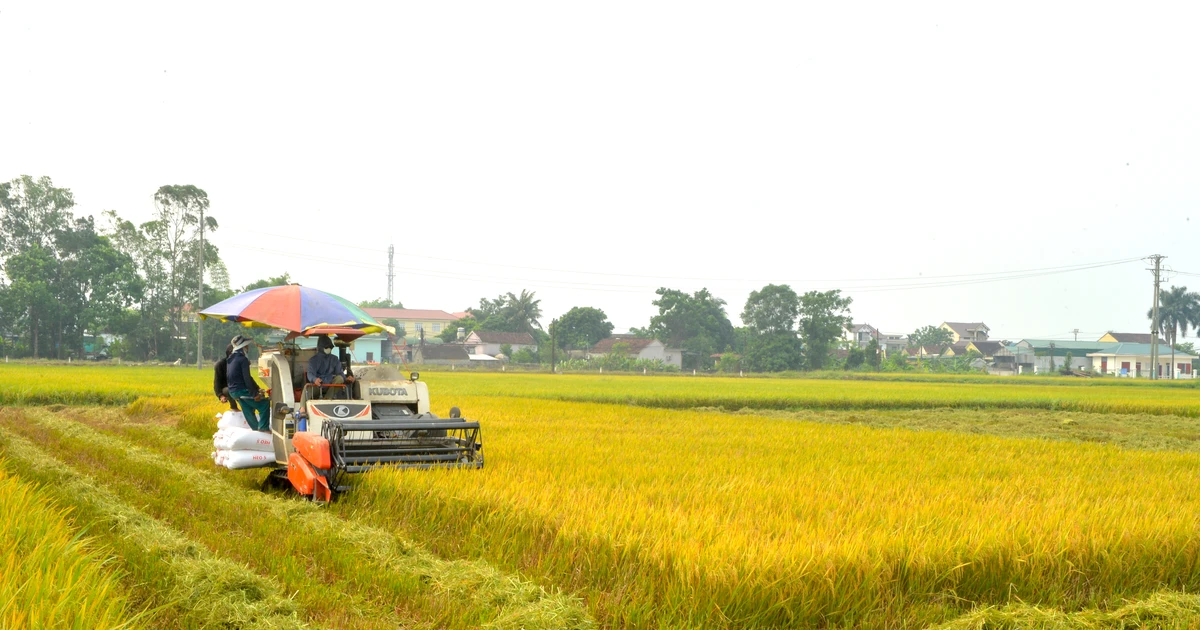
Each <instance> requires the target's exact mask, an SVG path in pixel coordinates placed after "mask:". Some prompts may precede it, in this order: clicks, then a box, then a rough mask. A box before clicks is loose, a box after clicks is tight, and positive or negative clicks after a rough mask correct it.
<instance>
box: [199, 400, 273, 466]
mask: <svg viewBox="0 0 1200 630" xmlns="http://www.w3.org/2000/svg"><path fill="white" fill-rule="evenodd" d="M213 447H215V448H216V449H217V450H216V451H215V452H213V454H212V457H213V461H214V462H216V463H217V465H218V466H224V467H226V468H228V469H230V470H239V469H242V468H261V467H263V466H274V465H275V449H274V447H273V446H271V434H270V433H267V432H266V431H255V430H253V429H251V428H250V425H249V424H247V423H246V417H245V416H243V415H242V412H240V411H232V410H230V411H226V412H225V413H224V414H217V432H216V433H214V434H213Z"/></svg>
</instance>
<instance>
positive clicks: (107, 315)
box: [0, 175, 851, 371]
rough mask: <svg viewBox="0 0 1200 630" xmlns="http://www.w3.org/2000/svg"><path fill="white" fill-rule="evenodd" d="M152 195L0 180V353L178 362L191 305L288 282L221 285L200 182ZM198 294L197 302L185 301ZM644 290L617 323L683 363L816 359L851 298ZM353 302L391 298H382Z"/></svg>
mask: <svg viewBox="0 0 1200 630" xmlns="http://www.w3.org/2000/svg"><path fill="white" fill-rule="evenodd" d="M153 199H154V208H155V213H154V216H153V218H152V219H151V220H149V221H145V222H143V223H140V224H135V223H133V222H131V221H129V220H126V219H124V218H122V217H121V216H120V215H119V214H118V213H117V212H116V211H113V210H108V211H105V212H104V213H103V214H102V216H101V217H100V221H99V222H97V221H96V219H95V217H92V216H86V217H78V216H75V214H74V208H75V198H74V195H73V194H72V192H71V190H70V189H68V188H64V187H59V186H56V185H55V184H54V182H53V181H52V180H51V179H50V178H49V177H38V178H34V177H31V176H28V175H22V176H20V177H18V178H16V179H13V180H12V181H9V182H5V183H3V184H0V272H2V273H0V354H3V355H4V356H15V357H33V358H54V359H67V358H76V359H78V358H84V357H87V356H94V355H96V354H100V353H101V349H102V348H103V351H104V352H105V353H107V354H108V355H111V356H114V357H122V358H126V359H130V360H136V361H154V360H157V361H166V362H171V361H176V360H179V361H183V362H192V361H194V360H195V353H196V343H195V332H196V328H197V325H196V313H197V312H198V311H199V310H200V309H201V308H202V307H203V306H204V305H207V304H212V303H215V302H218V301H220V300H223V299H225V298H228V297H230V296H232V295H234V294H236V293H238V292H241V291H247V290H251V289H254V288H258V287H263V286H272V285H277V284H287V283H288V282H290V281H291V278H290V276H288V275H287V274H284V275H282V276H277V277H274V278H264V279H263V280H260V281H257V282H254V283H251V284H249V285H246V286H243V287H236V288H235V287H231V286H230V285H229V274H228V272H227V270H226V267H225V264H224V262H223V261H222V260H221V252H220V248H219V247H218V246H217V245H215V244H214V243H213V242H212V240H211V239H201V238H200V235H201V231H202V230H203V231H204V232H205V233H213V232H217V231H218V230H219V228H220V225H219V222H218V221H217V219H216V218H215V217H214V216H213V215H212V214H211V213H209V212H208V210H209V206H210V203H209V198H208V194H207V193H206V192H205V191H204V190H203V189H201V188H199V187H196V186H194V185H164V186H161V187H160V188H159V189H158V190H157V191H155V193H154V196H153ZM201 217H203V220H202V218H201ZM202 221H203V222H202ZM202 248H203V251H201V249H202ZM201 261H203V263H201ZM201 264H203V274H201ZM201 279H202V280H201ZM201 282H203V284H201ZM201 295H203V302H204V304H198V302H199V301H200V300H201ZM656 296H657V297H656V299H655V300H654V301H653V305H654V306H655V307H656V308H657V309H658V313H657V314H656V315H654V316H653V317H651V319H650V321H649V323H648V324H647V325H646V326H645V327H644V328H635V329H633V330H631V333H633V334H635V335H637V336H642V337H653V338H656V339H659V340H661V341H662V342H663V343H664V344H665V345H667V346H668V347H672V348H679V349H681V350H682V351H683V361H684V367H685V368H687V369H692V368H698V369H708V368H712V367H714V366H715V365H716V364H717V363H718V362H720V361H721V360H722V359H723V358H725V357H729V356H734V355H736V356H737V357H739V358H738V361H739V362H744V367H745V369H747V370H752V371H777V370H784V369H789V370H790V369H822V368H824V367H827V366H828V365H829V361H830V358H831V356H832V350H833V349H834V348H835V346H836V344H837V340H838V339H839V338H840V337H841V335H842V328H843V326H845V325H846V324H848V323H849V322H850V317H849V307H850V303H851V299H850V298H849V297H845V296H842V295H841V293H840V291H836V290H834V291H823V292H822V291H810V292H807V293H804V294H802V295H800V294H797V293H796V292H795V291H793V290H792V289H791V288H790V287H788V286H786V285H767V286H766V287H763V288H762V289H761V290H759V291H755V292H753V293H752V294H751V295H750V298H749V299H748V300H747V301H746V305H745V308H744V309H743V312H742V320H743V321H744V322H745V326H742V327H735V326H734V325H733V323H732V322H731V321H730V319H729V317H728V314H727V313H726V310H725V306H726V303H725V301H724V300H722V299H720V298H718V297H716V296H714V295H713V294H712V293H711V292H709V290H708V289H700V290H699V291H695V292H692V293H688V292H686V291H681V290H677V289H670V288H666V287H663V288H660V289H658V291H657V292H656ZM362 305H364V306H390V307H400V306H401V305H400V304H399V303H398V302H397V303H393V302H389V301H387V300H371V301H367V302H363V303H362ZM468 312H469V313H470V317H466V318H463V319H462V320H459V321H458V322H455V323H454V324H453V325H451V326H450V327H449V328H447V329H446V330H445V331H443V332H442V333H441V335H440V337H441V339H442V341H453V340H454V339H455V337H456V336H457V331H458V328H463V329H464V331H465V332H467V333H469V332H470V331H472V330H475V329H479V330H495V331H506V332H525V333H529V334H530V335H531V336H532V337H533V338H534V340H535V342H536V343H537V344H538V346H539V347H540V348H542V349H543V350H540V351H539V352H537V353H527V356H523V357H514V358H518V359H523V360H526V361H530V362H548V361H549V357H548V356H544V355H545V354H546V351H548V350H549V349H550V347H551V346H553V347H554V348H555V349H556V350H561V351H564V352H566V351H570V350H580V349H587V348H590V347H591V346H592V345H594V344H595V343H596V342H597V341H599V340H601V339H604V338H606V337H608V336H609V335H611V334H612V332H613V325H612V323H611V322H609V321H608V318H607V316H606V315H605V313H604V311H603V310H601V309H599V308H595V307H591V306H581V307H576V308H573V309H571V310H570V311H568V312H567V313H565V314H563V315H562V316H561V317H559V318H557V319H555V320H554V321H552V322H551V323H550V325H549V326H548V327H543V326H542V324H541V321H540V320H541V319H542V318H543V313H542V309H541V300H539V299H538V298H537V297H536V295H535V294H534V292H532V291H526V290H522V291H521V292H519V293H507V294H503V295H499V296H497V297H495V298H482V299H480V300H479V303H478V305H477V306H474V307H472V308H470V309H468ZM385 323H386V322H385ZM205 329H206V330H207V331H208V334H207V335H206V340H207V343H206V344H205V347H204V354H205V356H206V357H210V358H211V357H215V356H219V355H220V354H221V353H222V352H223V350H224V346H225V343H226V341H227V340H228V339H229V338H230V337H232V336H233V335H234V334H237V333H238V332H245V329H243V328H241V327H240V326H237V325H236V324H220V323H217V322H211V321H210V322H207V323H206V324H205ZM259 334H260V335H261V333H259ZM104 339H109V340H111V343H108V344H105V343H104V341H103V340H104ZM105 346H107V347H105ZM726 362H727V363H728V359H726Z"/></svg>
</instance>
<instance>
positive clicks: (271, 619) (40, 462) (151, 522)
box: [0, 414, 306, 630]
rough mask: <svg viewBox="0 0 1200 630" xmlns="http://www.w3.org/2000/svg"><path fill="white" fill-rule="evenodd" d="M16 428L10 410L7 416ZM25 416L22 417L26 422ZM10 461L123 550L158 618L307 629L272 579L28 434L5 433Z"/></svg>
mask: <svg viewBox="0 0 1200 630" xmlns="http://www.w3.org/2000/svg"><path fill="white" fill-rule="evenodd" d="M2 418H3V420H4V421H5V424H6V425H8V426H12V425H11V424H10V423H9V422H8V421H9V420H12V419H13V418H12V415H11V414H6V415H4V416H3V417H2ZM24 419H25V418H17V420H24ZM0 445H2V447H0V448H2V450H3V453H4V455H5V456H6V457H7V459H8V462H9V464H10V466H11V467H12V468H13V469H15V470H16V471H17V472H18V473H19V474H20V475H21V476H22V477H25V478H29V479H31V480H35V481H37V482H38V483H39V484H41V490H42V491H44V492H45V493H46V494H48V495H50V496H54V497H56V498H57V499H59V500H60V501H62V502H63V503H67V504H69V505H72V506H74V507H75V509H76V512H77V514H78V518H80V519H85V520H87V522H89V523H91V524H92V530H91V531H92V532H93V533H94V534H95V535H97V536H101V537H102V538H103V540H104V541H105V542H107V543H108V544H110V545H111V546H112V548H113V549H114V550H115V551H116V552H117V553H118V554H119V557H120V559H121V561H122V562H123V564H124V565H125V567H126V568H127V570H128V572H129V573H130V574H131V576H133V577H134V578H135V579H136V580H137V581H138V582H139V583H140V584H142V587H141V590H142V591H143V593H144V594H145V595H146V596H147V597H148V599H149V601H148V603H149V604H151V605H153V606H156V607H158V610H157V613H156V616H155V619H156V620H157V621H156V624H155V625H157V624H160V623H161V624H166V623H178V624H180V625H183V626H186V627H196V628H230V627H236V628H262V629H264V630H266V629H283V628H297V629H298V628H304V627H306V626H305V624H303V623H302V622H301V621H300V620H299V619H298V618H297V617H296V608H295V605H294V604H293V603H292V601H291V600H290V599H288V598H286V597H284V596H283V595H282V594H281V593H280V591H279V588H278V587H277V586H276V585H275V584H274V583H273V582H271V581H270V580H267V579H265V578H263V577H262V576H259V575H257V574H255V573H254V572H252V571H250V570H248V569H247V568H246V567H244V566H242V565H239V564H236V563H234V562H230V561H229V560H226V559H224V558H219V557H216V556H214V555H213V554H211V553H209V552H208V550H207V549H205V548H204V547H203V546H201V545H197V544H196V543H194V542H192V541H190V540H188V539H187V538H186V537H184V536H183V535H181V534H180V533H179V532H178V531H176V530H173V529H171V528H170V527H168V526H166V525H165V524H163V523H162V522H161V521H158V520H156V519H153V518H150V517H149V516H147V515H146V514H144V513H143V512H141V511H140V510H138V509H136V508H134V507H132V506H131V505H130V504H129V503H127V502H125V501H124V500H122V499H121V498H119V497H118V496H116V495H114V494H112V493H111V492H109V491H108V490H106V489H105V488H103V487H101V486H99V485H98V484H97V483H96V481H95V480H93V479H91V478H89V477H87V476H84V475H82V474H80V473H78V472H76V471H75V470H74V469H73V468H71V467H69V466H67V465H65V464H63V463H62V462H61V461H59V460H58V459H56V458H54V457H53V456H51V455H49V454H47V453H46V452H45V451H44V450H42V449H41V448H39V447H37V446H34V444H33V442H31V441H29V440H28V439H26V438H23V437H20V436H17V435H13V434H11V433H10V432H4V433H0Z"/></svg>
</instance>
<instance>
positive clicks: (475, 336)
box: [463, 330, 537, 357]
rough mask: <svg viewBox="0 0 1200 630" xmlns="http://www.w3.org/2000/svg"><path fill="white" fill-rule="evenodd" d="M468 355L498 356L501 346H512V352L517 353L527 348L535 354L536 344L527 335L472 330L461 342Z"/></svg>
mask: <svg viewBox="0 0 1200 630" xmlns="http://www.w3.org/2000/svg"><path fill="white" fill-rule="evenodd" d="M463 345H464V346H466V349H467V353H468V354H486V355H488V356H492V357H494V356H496V355H497V354H500V347H501V346H512V351H513V352H517V351H519V350H521V349H523V348H529V349H530V350H532V351H533V352H537V342H535V341H534V339H533V335H530V334H529V333H523V332H522V333H514V332H496V331H492V330H473V331H471V334H469V335H467V338H466V339H465V340H464V341H463Z"/></svg>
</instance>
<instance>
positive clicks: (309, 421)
mask: <svg viewBox="0 0 1200 630" xmlns="http://www.w3.org/2000/svg"><path fill="white" fill-rule="evenodd" d="M355 336H356V335H354V332H353V331H351V332H350V333H347V334H345V335H339V337H340V338H339V340H338V343H337V346H338V347H339V358H340V359H341V361H342V364H343V367H344V369H345V371H346V374H347V375H353V376H354V377H355V378H354V382H353V383H350V382H347V383H345V384H337V385H326V386H325V387H324V388H319V387H316V386H314V385H312V384H309V383H308V379H307V375H306V367H307V366H308V361H309V359H310V358H311V357H312V356H313V355H314V354H315V353H316V352H317V350H316V349H315V348H302V347H300V346H299V345H298V344H297V343H296V342H295V338H296V336H294V335H289V338H288V340H287V341H285V342H283V343H281V344H279V345H278V346H277V347H275V348H266V349H264V351H263V353H262V355H261V356H260V357H259V359H258V372H259V377H260V378H261V379H262V381H263V382H264V383H266V384H267V385H268V387H269V388H270V392H271V410H272V411H271V441H272V446H273V447H274V451H275V463H276V465H277V468H276V470H275V471H273V472H272V476H274V477H275V478H277V479H280V480H282V479H283V478H285V477H286V479H287V481H288V482H290V484H291V485H292V487H294V488H295V489H296V490H297V491H298V492H300V493H301V494H304V495H309V496H311V497H312V498H313V499H314V500H317V501H324V502H327V501H330V500H332V499H333V497H334V496H335V495H336V494H337V493H338V492H341V491H344V490H345V489H346V487H345V486H344V485H342V483H341V482H342V481H344V478H343V475H345V474H353V473H359V472H365V471H367V470H370V469H372V468H376V467H380V466H392V467H399V468H482V467H483V453H482V452H481V449H482V448H483V445H482V444H481V442H480V430H479V423H478V422H474V421H470V420H466V419H463V418H462V417H460V414H459V413H458V408H457V407H454V408H451V410H450V417H449V418H438V417H437V416H435V415H433V414H432V413H430V411H429V388H428V387H427V386H426V384H425V383H424V382H423V381H421V380H420V379H419V375H417V374H416V373H415V372H414V373H412V374H410V375H408V376H407V377H406V376H405V375H404V374H403V373H402V372H401V371H400V370H399V369H398V368H397V367H395V366H391V365H367V366H351V364H350V356H351V355H350V353H349V352H348V351H347V350H348V345H349V343H350V342H352V341H353V338H354V337H355ZM347 337H350V338H349V339H347ZM347 380H349V379H347ZM322 390H324V391H323V392H322ZM322 393H323V394H324V397H322Z"/></svg>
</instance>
